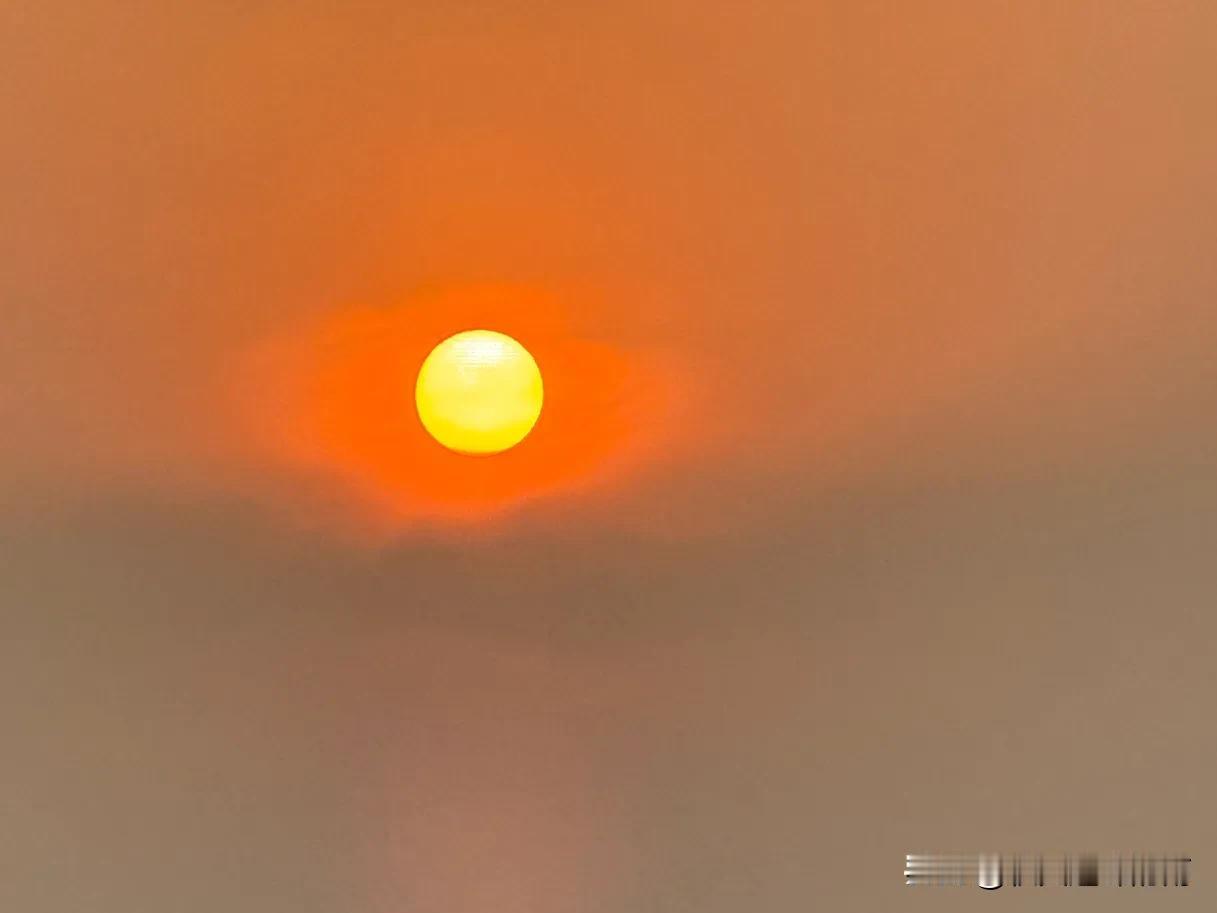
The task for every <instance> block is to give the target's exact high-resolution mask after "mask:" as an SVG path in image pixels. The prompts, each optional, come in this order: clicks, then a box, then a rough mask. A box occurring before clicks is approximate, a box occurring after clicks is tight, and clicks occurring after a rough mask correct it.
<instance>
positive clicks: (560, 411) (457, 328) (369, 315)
mask: <svg viewBox="0 0 1217 913" xmlns="http://www.w3.org/2000/svg"><path fill="white" fill-rule="evenodd" d="M566 316H567V311H566V310H565V308H564V307H563V306H562V305H561V304H560V303H558V302H557V301H556V300H554V299H553V298H551V297H548V296H546V295H544V294H540V293H536V292H533V291H530V290H527V289H518V288H503V287H497V286H494V287H478V288H473V289H462V290H458V291H453V292H447V293H443V294H432V295H424V296H419V297H417V298H415V299H412V300H409V301H407V302H406V303H404V304H402V305H400V306H397V307H386V308H369V307H363V308H351V309H345V310H341V311H337V312H334V313H332V314H330V315H329V316H328V317H326V318H324V319H322V320H320V321H318V322H316V323H314V324H313V325H311V326H308V327H304V328H301V329H299V330H298V331H297V332H296V333H294V334H293V333H289V334H287V335H286V336H285V337H283V338H281V339H279V340H277V341H276V342H275V343H274V344H271V345H269V346H267V347H264V348H263V349H262V350H261V351H259V352H258V353H256V354H257V358H256V360H255V367H256V370H257V372H258V376H257V377H256V382H255V383H254V384H253V385H254V386H256V387H257V389H258V390H259V391H260V393H259V395H258V396H257V397H256V402H255V403H254V404H253V407H252V409H248V410H246V411H247V413H248V415H247V417H248V418H249V419H250V421H249V427H250V428H251V429H252V430H253V432H254V433H256V434H257V435H258V436H259V438H260V440H261V441H262V444H263V449H264V450H265V451H267V452H268V453H269V454H270V455H271V456H272V457H273V458H274V459H275V460H276V461H277V462H279V463H280V464H284V465H288V466H291V467H294V468H295V469H297V470H302V471H305V472H307V473H308V474H309V475H310V476H311V477H313V478H314V479H320V480H322V487H323V490H326V491H331V490H333V488H334V486H333V484H332V483H333V482H335V481H337V482H338V483H340V484H339V485H338V486H337V488H338V489H339V490H343V491H346V492H347V493H349V494H353V495H355V497H356V499H357V500H358V501H359V502H362V503H363V504H364V505H365V507H368V508H371V510H372V513H373V514H374V515H375V516H377V517H379V518H380V520H381V521H383V522H389V523H406V524H408V523H409V522H410V521H413V520H421V519H428V518H430V519H437V518H438V519H443V518H452V519H464V520H476V519H478V518H481V517H486V516H490V515H493V514H495V513H497V512H499V511H500V510H502V509H503V508H507V507H510V506H512V505H515V504H519V503H522V502H525V501H530V500H533V499H536V498H539V497H543V496H547V495H552V494H555V493H559V492H567V491H571V490H574V489H579V488H581V487H586V486H591V485H596V484H603V483H604V482H606V481H608V480H610V479H612V478H614V477H616V476H618V475H619V474H620V473H621V472H622V471H624V470H626V469H628V468H629V467H630V466H637V465H638V464H639V463H640V462H642V461H644V460H645V458H646V457H647V456H648V455H651V456H653V455H655V454H656V453H658V452H659V451H661V450H663V449H664V448H665V445H666V442H667V441H669V440H670V438H671V432H672V430H673V425H672V422H671V420H670V419H671V407H672V406H673V402H674V399H675V397H674V395H673V385H672V374H671V372H670V371H669V370H666V369H664V368H662V367H661V366H660V364H659V363H658V362H657V361H656V360H654V359H653V358H649V357H646V356H644V355H643V354H642V353H640V352H638V351H632V350H625V349H623V348H621V347H614V346H611V345H608V344H605V343H602V342H598V341H592V340H589V339H587V338H584V337H582V336H581V335H578V334H576V333H575V332H574V331H573V330H572V329H571V328H570V321H569V320H567V319H566ZM485 328H493V330H494V331H496V333H495V334H492V335H493V337H494V338H499V339H510V340H512V341H515V342H517V344H518V345H519V346H520V347H521V351H523V352H524V355H525V356H529V358H528V361H529V362H533V360H535V362H533V363H534V366H540V372H541V373H543V375H544V408H543V409H542V408H540V399H539V396H540V387H539V377H538V378H536V382H537V383H538V386H537V387H536V389H535V391H534V392H528V393H527V396H529V397H531V396H537V397H538V399H537V400H536V402H535V403H532V404H531V406H530V405H529V403H528V402H525V403H524V404H523V406H521V404H520V403H514V404H512V405H511V408H513V409H516V408H520V409H522V411H521V412H519V413H518V414H515V415H514V416H513V417H512V418H511V419H510V420H509V421H508V422H507V425H509V426H510V427H506V426H505V430H504V429H500V430H499V432H495V433H501V434H502V435H504V437H502V439H495V440H494V441H492V440H491V438H493V437H494V434H493V433H492V434H491V435H490V437H484V438H480V439H478V441H475V442H474V444H472V445H470V446H462V445H461V443H460V440H465V441H466V442H468V441H470V440H473V438H468V437H467V438H462V439H457V438H453V439H449V440H445V439H444V434H445V433H453V432H452V430H451V428H452V426H445V427H447V428H448V431H446V432H442V433H441V434H440V435H439V436H438V437H439V439H438V440H437V438H436V437H433V436H432V435H431V434H429V433H428V430H427V427H426V422H427V420H428V419H430V420H433V421H434V419H435V415H436V413H435V409H434V408H432V409H431V413H430V414H428V408H429V407H428V406H424V405H423V404H422V403H421V402H420V403H419V404H417V405H416V401H415V398H416V394H417V393H418V392H419V390H418V389H416V387H417V385H418V384H419V383H420V381H421V380H422V379H423V378H422V377H420V372H422V368H423V365H424V363H427V360H428V356H430V355H433V353H435V352H436V350H437V347H441V343H444V342H445V341H446V340H451V339H452V338H453V337H457V336H460V335H462V334H464V333H465V332H466V331H471V330H482V329H485ZM499 334H502V335H501V337H500V336H499ZM464 338H468V337H464ZM440 351H443V349H442V347H441V348H440ZM525 364H526V363H525ZM441 373H442V372H441ZM522 378H523V379H522V380H521V378H516V380H517V381H519V382H520V383H522V384H523V387H522V388H521V389H522V390H524V391H527V390H531V389H532V388H531V387H530V386H529V384H530V383H531V382H532V380H531V375H529V374H528V372H527V371H525V372H524V374H523V375H522ZM433 380H434V378H433ZM450 380H451V378H448V379H447V380H446V381H445V380H443V379H442V378H441V381H443V382H441V383H440V384H439V385H438V386H436V387H434V389H432V391H431V393H428V396H435V395H439V396H444V395H448V394H446V393H443V392H442V391H443V388H444V383H447V382H448V381H450ZM245 383H248V380H247V381H246V382H245ZM436 391H440V392H438V393H437V392H436ZM521 395H523V394H521ZM429 406H430V407H434V406H435V402H430V403H429ZM532 406H535V409H536V411H535V412H532V413H530V411H529V410H530V408H532ZM496 408H502V403H499V405H498V406H497V407H496ZM440 411H441V412H442V411H443V410H442V409H441V410H440ZM454 415H455V413H449V414H448V415H447V419H448V420H452V419H453V417H454ZM469 416H470V414H469V413H466V414H465V415H464V417H463V418H462V417H460V416H456V418H457V419H458V420H460V421H466V422H468V421H470V418H469ZM473 421H474V423H475V424H476V422H477V421H482V419H481V418H477V417H475V418H474V419H473ZM532 421H535V425H532V424H531V422H532ZM513 423H514V424H513ZM441 424H442V423H441ZM492 424H493V423H492ZM525 426H527V427H525ZM456 433H458V434H466V435H468V434H471V433H472V434H473V435H474V438H476V437H477V432H476V431H474V432H470V431H469V429H468V428H466V429H465V430H464V431H458V432H456ZM513 437H514V438H515V439H516V441H517V443H515V445H514V446H507V447H506V448H504V447H502V446H499V445H500V444H502V443H503V442H504V441H506V440H508V439H511V438H513ZM441 440H444V443H443V444H441V443H440V441H441ZM479 441H480V442H479ZM488 441H489V442H490V443H487V442H488ZM496 441H497V443H496ZM459 451H466V452H459ZM479 451H480V452H481V453H483V454H485V453H487V452H489V453H492V455H490V456H485V455H481V456H478V457H476V458H471V457H470V456H469V455H468V452H475V453H477V452H479ZM327 478H328V479H330V480H331V482H328V483H327V482H324V479H327Z"/></svg>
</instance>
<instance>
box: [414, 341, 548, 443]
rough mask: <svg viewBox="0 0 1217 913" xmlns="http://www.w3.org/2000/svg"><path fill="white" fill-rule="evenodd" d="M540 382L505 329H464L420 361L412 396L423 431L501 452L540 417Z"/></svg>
mask: <svg viewBox="0 0 1217 913" xmlns="http://www.w3.org/2000/svg"><path fill="white" fill-rule="evenodd" d="M543 400H544V385H543V384H542V382H541V370H540V368H538V367H537V362H536V360H535V359H534V358H533V357H532V355H531V354H529V351H528V350H527V349H526V348H524V346H522V345H520V343H518V342H517V341H516V340H514V339H512V338H511V337H510V336H508V335H506V334H504V333H497V332H495V331H493V330H466V331H465V332H463V333H457V334H456V335H455V336H449V337H448V338H447V339H445V340H444V341H443V342H441V343H440V344H439V345H437V346H436V347H435V348H434V349H432V350H431V354H430V355H428V356H427V358H426V359H425V360H424V361H423V364H422V367H421V368H420V369H419V371H418V381H417V383H416V384H415V386H414V402H415V406H416V407H417V409H418V417H419V420H420V421H421V422H422V423H423V427H424V428H426V429H427V433H428V434H430V435H431V436H432V437H433V438H435V439H436V440H437V441H439V443H441V444H443V445H444V446H445V447H447V448H448V449H449V450H453V451H456V452H457V453H464V454H492V453H502V452H503V451H504V450H510V449H511V448H512V447H515V446H516V445H517V444H519V443H520V442H521V441H522V440H524V438H526V437H527V436H528V433H529V432H530V431H532V429H533V426H534V425H535V424H536V423H537V419H538V418H540V417H541V405H542V402H543Z"/></svg>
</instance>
